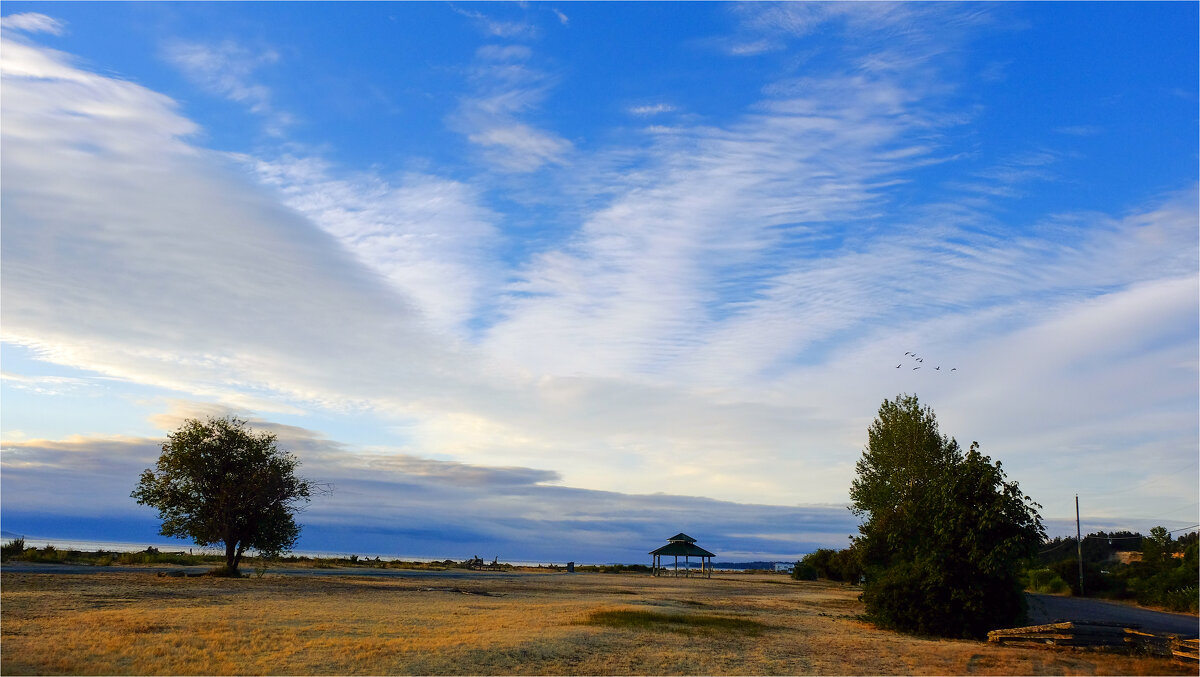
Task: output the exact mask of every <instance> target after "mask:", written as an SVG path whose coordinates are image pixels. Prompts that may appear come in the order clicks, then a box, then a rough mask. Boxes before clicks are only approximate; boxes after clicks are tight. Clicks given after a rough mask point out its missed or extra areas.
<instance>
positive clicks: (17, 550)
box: [0, 537, 25, 561]
mask: <svg viewBox="0 0 1200 677" xmlns="http://www.w3.org/2000/svg"><path fill="white" fill-rule="evenodd" d="M24 552H25V538H24V537H18V538H14V539H12V540H11V541H9V542H8V543H5V544H4V545H2V546H0V559H2V560H4V561H8V559H9V558H10V557H19V556H20V555H21V554H22V553H24Z"/></svg>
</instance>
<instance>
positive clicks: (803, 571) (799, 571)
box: [792, 560, 817, 581]
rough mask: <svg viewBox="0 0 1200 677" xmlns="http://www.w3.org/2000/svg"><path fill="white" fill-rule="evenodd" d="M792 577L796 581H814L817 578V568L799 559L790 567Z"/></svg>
mask: <svg viewBox="0 0 1200 677" xmlns="http://www.w3.org/2000/svg"><path fill="white" fill-rule="evenodd" d="M792 578H794V579H796V580H798V581H815V580H817V570H816V568H815V567H813V566H812V565H811V564H808V563H807V562H805V561H804V560H800V561H799V562H796V565H795V566H793V567H792Z"/></svg>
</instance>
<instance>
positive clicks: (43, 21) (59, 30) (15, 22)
mask: <svg viewBox="0 0 1200 677" xmlns="http://www.w3.org/2000/svg"><path fill="white" fill-rule="evenodd" d="M0 27H2V28H6V29H8V30H14V31H20V32H22V33H49V34H51V35H62V34H63V33H65V32H66V29H67V27H66V24H64V23H63V22H62V21H59V20H58V19H55V18H54V17H50V16H46V15H45V14H40V13H38V12H22V13H20V14H9V15H7V16H5V17H3V18H0Z"/></svg>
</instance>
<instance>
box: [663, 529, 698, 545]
mask: <svg viewBox="0 0 1200 677" xmlns="http://www.w3.org/2000/svg"><path fill="white" fill-rule="evenodd" d="M667 541H669V542H671V543H676V542H683V543H695V542H696V539H694V538H692V537H691V536H688V535H687V534H685V533H683V532H682V531H681V532H679V533H677V534H675V535H674V536H672V537H670V538H668V539H667Z"/></svg>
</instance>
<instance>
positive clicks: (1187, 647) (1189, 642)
mask: <svg viewBox="0 0 1200 677" xmlns="http://www.w3.org/2000/svg"><path fill="white" fill-rule="evenodd" d="M1171 657H1172V658H1174V659H1175V660H1177V661H1179V662H1180V663H1192V664H1196V663H1200V639H1175V640H1174V641H1172V642H1171Z"/></svg>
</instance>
